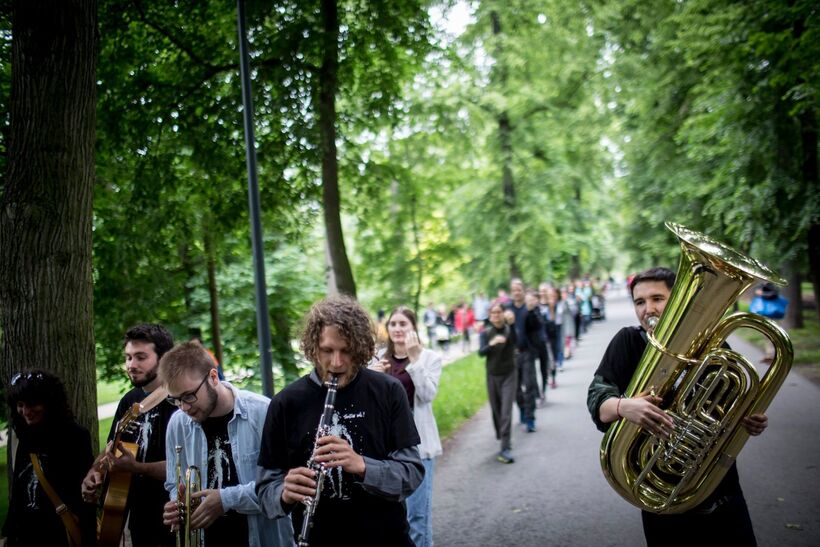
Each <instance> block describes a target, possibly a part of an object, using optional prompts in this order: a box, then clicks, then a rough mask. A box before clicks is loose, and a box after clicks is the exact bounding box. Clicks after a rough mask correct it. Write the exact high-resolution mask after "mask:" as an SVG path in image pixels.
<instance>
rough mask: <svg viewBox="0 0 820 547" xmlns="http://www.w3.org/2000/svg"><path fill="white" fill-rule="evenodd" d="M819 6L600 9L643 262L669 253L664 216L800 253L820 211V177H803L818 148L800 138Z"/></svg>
mask: <svg viewBox="0 0 820 547" xmlns="http://www.w3.org/2000/svg"><path fill="white" fill-rule="evenodd" d="M810 4H811V3H807V2H796V3H794V5H793V6H790V5H787V4H785V3H782V2H756V3H752V4H749V3H747V2H739V1H733V0H695V1H692V2H689V1H687V2H671V1H670V2H660V3H653V4H651V5H650V4H646V3H641V2H636V1H634V0H622V1H618V2H607V3H602V4H601V5H599V6H596V12H595V24H596V27H597V28H596V30H597V31H598V32H600V33H601V35H602V36H603V37H604V40H605V43H606V47H605V52H606V55H605V56H604V57H603V60H604V61H605V63H606V65H605V67H604V76H605V83H604V86H603V87H602V93H603V94H604V96H605V97H606V100H607V104H608V105H609V108H610V110H612V112H613V114H615V117H614V119H613V122H614V123H613V127H612V133H611V134H612V140H613V142H615V143H616V145H617V147H618V149H619V150H620V151H621V153H622V155H623V159H622V161H621V166H620V170H621V171H622V172H623V177H622V184H623V192H624V193H625V194H626V195H627V196H629V197H630V199H629V201H628V202H626V203H625V205H626V206H627V208H628V209H627V210H628V215H629V218H630V221H629V223H628V224H627V226H626V228H627V232H626V235H627V239H626V240H625V242H626V243H627V244H628V245H629V246H630V247H631V248H632V249H634V250H636V251H639V253H640V254H638V253H636V254H635V256H636V257H641V258H638V259H637V260H635V262H634V263H633V264H634V265H635V266H636V267H645V266H648V265H650V264H652V263H657V262H665V263H669V262H670V260H672V259H673V257H672V256H670V253H671V254H672V255H674V253H675V252H676V250H675V246H674V245H670V238H669V236H668V235H667V234H665V233H664V230H662V229H660V226H661V224H662V222H663V221H665V220H674V221H677V222H680V223H683V224H686V225H688V226H691V227H693V228H695V229H699V230H702V231H705V232H707V233H710V234H711V235H713V236H714V237H717V238H719V239H723V240H725V241H727V242H729V243H734V244H736V245H738V246H739V247H740V248H741V250H743V251H745V252H747V253H750V254H752V255H753V256H755V257H756V258H759V259H762V260H763V261H765V262H770V263H772V264H779V263H780V262H781V261H784V260H793V259H795V258H796V259H798V260H799V261H800V262H798V263H802V261H803V260H805V256H806V254H805V253H806V251H807V242H806V234H807V231H808V228H809V226H811V224H812V223H816V222H817V220H818V210H820V208H819V207H818V205H820V203H819V202H818V200H820V194H818V192H817V191H816V185H817V181H816V180H810V179H806V174H805V173H804V172H801V161H802V158H803V156H804V155H805V154H814V155H816V154H817V150H816V149H812V150H801V135H800V132H801V128H802V129H805V127H806V126H805V124H806V123H807V120H810V119H812V118H814V117H816V112H817V110H818V102H817V97H818V95H817V93H816V90H817V87H818V74H820V70H818V69H819V68H820V67H818V62H820V61H818V58H820V57H818V47H820V46H818V41H817V40H816V37H817V33H818V30H817V23H816V18H815V17H813V9H814V8H813V7H811V5H810ZM812 38H814V39H815V40H814V41H813V42H812V43H809V42H808V41H807V40H809V39H812ZM808 123H809V124H811V123H814V122H811V121H809V122H808ZM814 146H815V147H816V142H815V144H814ZM667 249H668V250H667Z"/></svg>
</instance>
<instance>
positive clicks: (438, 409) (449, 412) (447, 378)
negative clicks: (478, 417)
mask: <svg viewBox="0 0 820 547" xmlns="http://www.w3.org/2000/svg"><path fill="white" fill-rule="evenodd" d="M485 374H486V373H485V371H484V359H481V358H480V357H479V356H478V355H477V354H471V355H468V356H467V357H463V358H461V359H459V360H457V361H454V362H453V363H450V364H449V365H447V366H446V367H444V369H443V370H442V372H441V380H440V381H439V389H438V395H437V396H436V398H435V400H434V401H433V414H434V415H435V417H436V424H437V425H438V431H439V435H440V436H441V438H442V439H444V438H446V437H448V436H449V435H450V434H451V433H453V432H454V431H455V430H456V429H457V428H458V427H459V426H460V425H461V424H462V423H463V422H464V421H466V420H468V419H470V418H472V417H473V415H474V414H475V413H476V412H478V409H479V408H481V406H482V405H483V404H484V403H486V402H487V380H486V376H485Z"/></svg>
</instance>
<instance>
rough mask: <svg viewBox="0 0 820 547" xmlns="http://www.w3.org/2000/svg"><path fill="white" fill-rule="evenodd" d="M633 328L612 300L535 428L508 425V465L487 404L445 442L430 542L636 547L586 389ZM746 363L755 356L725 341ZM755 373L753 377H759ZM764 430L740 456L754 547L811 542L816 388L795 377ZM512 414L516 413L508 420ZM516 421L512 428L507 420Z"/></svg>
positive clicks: (816, 526) (816, 486) (819, 450)
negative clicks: (605, 468) (612, 346)
mask: <svg viewBox="0 0 820 547" xmlns="http://www.w3.org/2000/svg"><path fill="white" fill-rule="evenodd" d="M635 323H636V319H635V316H634V314H633V312H632V307H631V305H630V304H629V301H628V300H627V299H626V297H625V296H619V297H614V296H611V297H610V299H609V301H608V302H607V319H606V321H602V322H596V323H594V325H593V326H592V328H591V329H590V331H589V332H588V333H587V334H586V335H585V336H584V337H583V338H582V340H581V344H580V346H579V347H578V349H577V351H576V353H575V355H574V356H573V358H572V359H571V360H569V361H568V362H567V363H566V366H565V370H564V372H561V373H559V375H558V387H557V388H556V389H549V390H548V393H547V403H546V405H545V406H544V407H542V408H539V409H538V410H537V414H536V426H537V429H538V430H537V431H536V432H535V433H526V432H525V431H524V429H523V427H522V426H521V425H519V424H517V423H516V424H515V425H514V428H513V454H514V456H515V459H516V461H515V463H513V464H509V465H506V464H502V463H499V462H498V461H496V459H495V455H496V454H497V452H498V448H499V447H498V442H497V441H496V440H495V435H494V432H493V426H492V418H491V415H490V410H489V406H487V405H485V406H484V407H483V408H482V409H481V410H480V411H479V412H478V413H477V414H476V415H475V416H474V417H473V418H472V419H471V420H469V421H468V422H467V423H466V424H465V425H464V426H463V427H462V428H461V429H460V430H459V431H458V432H457V433H456V434H455V435H453V436H452V437H451V438H450V439H448V441H447V442H446V443H445V446H444V455H443V456H442V457H440V458H439V459H438V461H437V464H436V470H435V479H434V486H433V526H434V540H435V543H436V544H438V545H440V546H445V547H449V546H459V545H464V546H471V547H476V546H492V545H518V546H525V545H538V546H545V545H549V546H552V545H556V546H575V545H578V546H588V545H595V546H606V545H613V546H614V545H618V546H621V545H630V546H632V545H642V544H644V539H643V531H642V528H641V518H640V512H639V510H638V509H636V508H635V507H633V506H632V505H630V504H629V503H628V502H626V501H625V500H623V499H622V498H620V497H619V496H618V495H617V494H616V493H615V491H614V490H612V488H611V487H610V486H609V484H608V483H607V482H606V480H605V479H604V477H603V474H602V472H601V468H600V464H599V461H598V449H599V446H600V442H601V438H602V434H601V433H599V432H598V430H597V429H596V428H595V426H594V424H593V423H592V421H591V419H590V417H589V413H588V412H587V409H586V391H587V387H588V385H589V382H590V380H591V379H592V375H593V373H594V371H595V369H596V368H597V366H598V363H599V361H600V359H601V356H602V355H603V352H604V350H605V349H606V346H607V344H608V343H609V340H610V339H611V338H612V336H614V334H615V333H616V332H617V331H618V329H620V328H621V327H623V326H627V325H633V324H635ZM730 344H732V346H733V347H734V348H736V349H738V350H740V351H741V353H743V354H744V355H745V356H746V357H748V358H749V359H750V360H751V361H752V362H757V361H758V360H759V359H760V357H761V356H762V354H761V353H760V351H759V350H757V349H756V348H754V347H752V346H750V345H749V344H746V343H745V342H743V340H741V339H739V338H736V337H732V338H730ZM762 372H763V370H761V373H762ZM767 414H768V416H769V428H768V429H767V430H766V432H765V433H764V434H763V435H761V436H760V437H757V438H751V439H750V440H749V442H748V443H747V444H746V447H745V448H744V449H743V451H742V452H741V454H740V456H739V458H738V469H739V473H740V482H741V486H742V487H743V490H744V493H745V496H746V500H747V502H748V505H749V511H750V513H751V516H752V522H753V524H754V529H755V534H756V536H757V539H758V544H759V545H761V546H769V545H778V546H797V547H799V546H812V547H816V546H818V545H820V420H818V416H820V388H818V387H817V386H815V385H814V384H812V383H810V382H809V381H808V380H805V379H804V378H803V377H802V376H800V375H799V374H797V373H796V372H794V371H792V372H791V373H790V375H789V377H788V378H787V379H786V381H785V383H784V384H783V387H782V388H781V389H780V391H779V392H778V394H777V395H776V397H775V399H774V401H773V402H772V404H771V406H770V407H769V410H768V412H767ZM514 415H517V411H516V412H514ZM516 422H517V420H516Z"/></svg>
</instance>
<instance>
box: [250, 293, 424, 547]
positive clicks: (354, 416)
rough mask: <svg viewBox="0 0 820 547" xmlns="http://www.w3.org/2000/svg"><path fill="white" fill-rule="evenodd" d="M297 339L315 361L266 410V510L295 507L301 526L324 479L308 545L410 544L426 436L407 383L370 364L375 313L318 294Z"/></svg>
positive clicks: (260, 484)
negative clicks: (408, 506)
mask: <svg viewBox="0 0 820 547" xmlns="http://www.w3.org/2000/svg"><path fill="white" fill-rule="evenodd" d="M300 344H301V349H302V351H303V352H304V354H305V357H306V358H307V359H308V360H310V361H311V362H312V363H313V365H314V369H313V370H312V371H311V372H310V374H309V375H307V376H304V377H302V378H300V379H299V380H297V381H296V382H293V383H292V384H290V385H289V386H288V387H286V388H285V389H284V390H282V391H281V392H279V393H278V394H277V395H276V396H275V397H274V398H273V401H271V404H270V407H269V409H268V415H267V418H266V420H265V426H264V429H263V432H262V447H261V450H260V453H259V461H258V465H259V473H258V477H257V481H256V491H257V495H258V499H259V504H260V506H261V508H262V510H263V512H264V513H265V514H266V515H267V516H268V517H269V518H277V517H281V516H284V515H287V514H290V515H291V517H292V519H293V528H294V530H295V531H296V533H297V534H299V531H300V530H302V521H303V517H304V513H305V505H304V503H305V502H306V501H308V502H310V501H313V497H314V495H315V494H316V486H317V481H318V480H322V481H324V482H323V488H322V492H321V496H320V497H319V499H318V500H315V501H314V503H318V505H317V506H316V510H315V513H314V516H313V520H312V522H310V523H309V526H308V528H309V530H310V533H309V538H310V545H315V546H321V545H331V544H333V545H338V544H344V543H348V542H350V543H352V542H356V544H358V545H407V546H410V545H412V542H411V540H410V536H409V533H408V524H407V516H406V512H405V508H404V503H402V501H403V500H404V499H405V498H406V497H407V496H408V495H410V494H411V493H412V492H413V491H414V490H415V489H416V488H417V487H418V486H419V484H420V483H421V481H422V479H423V477H424V466H423V465H422V463H421V459H420V458H419V453H418V449H417V445H418V444H419V442H420V439H419V435H418V433H417V431H416V427H415V425H414V423H413V416H412V413H411V411H410V404H409V402H408V400H407V394H406V393H405V391H404V388H403V387H402V385H401V383H400V382H399V381H398V380H396V379H395V378H392V377H390V376H389V375H386V374H381V373H378V372H374V371H371V370H368V369H367V364H368V363H369V361H370V360H371V359H372V358H373V356H374V354H375V342H374V336H373V325H372V323H371V321H370V317H369V316H368V314H367V312H366V311H365V310H364V309H363V308H362V307H361V306H360V305H359V304H358V303H357V302H356V301H355V300H353V299H351V298H348V297H343V296H342V297H332V298H328V299H326V300H323V301H320V302H318V303H316V304H314V305H313V307H312V308H311V310H310V312H309V313H308V316H307V321H306V322H305V328H304V332H303V333H302V337H301V341H300ZM331 374H332V375H336V376H337V378H338V391H337V394H336V399H335V403H334V408H333V413H332V418H331V420H330V424H331V425H330V428H329V434H328V435H324V436H321V437H320V438H319V439H316V429H317V426H318V423H319V419H320V417H321V416H322V413H323V411H324V405H325V399H326V394H327V387H326V383H327V382H328V381H329V380H330V378H331ZM311 456H312V457H313V460H314V463H317V464H320V465H324V468H325V469H326V470H327V471H326V472H325V473H323V474H321V476H317V475H319V474H318V473H316V472H315V471H311V469H310V468H308V467H307V462H308V460H309V459H310V458H311ZM297 539H298V538H297ZM346 540H347V541H346Z"/></svg>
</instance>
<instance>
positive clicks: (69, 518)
mask: <svg viewBox="0 0 820 547" xmlns="http://www.w3.org/2000/svg"><path fill="white" fill-rule="evenodd" d="M29 456H30V457H31V465H32V467H34V473H35V474H36V475H37V480H39V481H40V486H42V487H43V490H44V491H45V493H46V495H47V496H48V499H50V500H51V503H52V504H53V505H54V507H55V508H56V511H57V514H58V515H60V518H61V519H62V520H63V526H65V531H66V534H67V535H68V544H69V545H70V546H71V547H81V546H82V544H83V540H82V535H81V534H80V528H79V526H78V525H77V517H76V516H75V515H74V513H72V512H71V511H69V509H68V506H66V504H65V503H63V500H61V499H60V496H59V495H57V492H56V491H55V490H54V488H52V486H51V483H49V482H48V480H46V475H45V473H43V467H42V466H41V465H40V458H39V457H38V456H37V454H34V453H31V454H29Z"/></svg>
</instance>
